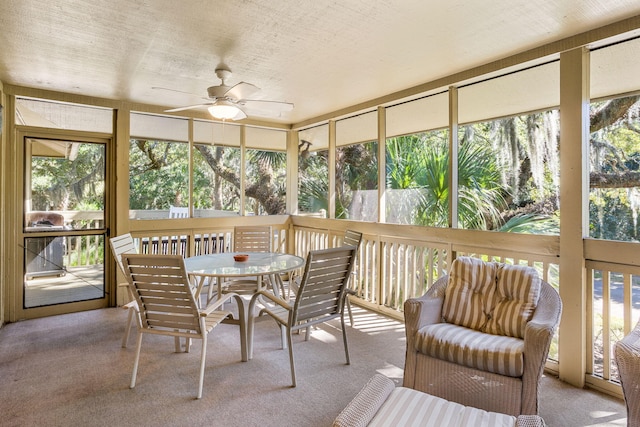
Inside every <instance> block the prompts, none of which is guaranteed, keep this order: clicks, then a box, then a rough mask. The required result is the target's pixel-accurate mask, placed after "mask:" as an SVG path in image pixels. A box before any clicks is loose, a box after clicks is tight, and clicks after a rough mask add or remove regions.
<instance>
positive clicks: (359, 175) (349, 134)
mask: <svg viewBox="0 0 640 427" xmlns="http://www.w3.org/2000/svg"><path fill="white" fill-rule="evenodd" d="M377 119H378V116H377V113H376V112H375V111H374V112H370V113H364V114H360V115H358V116H354V117H350V118H348V119H344V120H340V121H338V122H337V123H336V210H335V217H336V218H341V219H352V220H359V221H377V220H378V141H377V134H378V125H377V123H378V122H377Z"/></svg>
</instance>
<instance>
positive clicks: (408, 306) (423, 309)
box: [404, 276, 449, 340]
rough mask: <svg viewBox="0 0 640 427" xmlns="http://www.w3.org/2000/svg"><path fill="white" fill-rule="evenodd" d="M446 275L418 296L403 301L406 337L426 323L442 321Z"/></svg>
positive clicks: (413, 333)
mask: <svg viewBox="0 0 640 427" xmlns="http://www.w3.org/2000/svg"><path fill="white" fill-rule="evenodd" d="M448 280H449V277H448V276H444V277H441V278H440V279H438V280H437V281H436V282H435V283H434V284H433V285H432V286H431V287H430V288H429V290H428V291H427V293H425V294H424V295H423V296H421V297H419V298H409V299H407V300H406V301H405V302H404V321H405V328H406V334H407V339H409V337H411V340H413V336H414V335H415V333H416V332H417V331H418V330H419V329H420V328H422V327H423V326H426V325H431V324H434V323H440V322H442V304H443V303H444V290H445V288H446V287H447V282H448Z"/></svg>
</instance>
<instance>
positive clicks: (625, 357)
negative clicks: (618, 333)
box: [614, 321, 640, 427]
mask: <svg viewBox="0 0 640 427" xmlns="http://www.w3.org/2000/svg"><path fill="white" fill-rule="evenodd" d="M614 353H615V358H616V364H617V365H618V371H619V373H620V383H622V392H623V393H624V401H625V403H626V404H627V425H628V426H630V427H638V426H640V321H638V323H637V324H636V327H635V328H634V329H633V330H632V331H631V333H629V335H627V336H625V337H624V338H623V339H621V340H620V341H618V342H617V343H616V344H615V347H614Z"/></svg>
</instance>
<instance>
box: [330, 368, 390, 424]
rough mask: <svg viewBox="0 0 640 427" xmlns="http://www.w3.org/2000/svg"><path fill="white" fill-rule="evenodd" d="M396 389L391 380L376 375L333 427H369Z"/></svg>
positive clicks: (334, 422) (341, 413) (337, 418)
mask: <svg viewBox="0 0 640 427" xmlns="http://www.w3.org/2000/svg"><path fill="white" fill-rule="evenodd" d="M394 388H395V384H394V383H393V381H391V380H390V379H389V378H387V377H385V376H384V375H381V374H375V375H374V376H373V377H371V379H369V381H368V382H367V384H365V386H364V387H363V388H362V390H360V392H359V393H358V394H357V395H356V397H354V398H353V400H352V401H351V402H349V404H348V405H347V407H346V408H344V409H343V410H342V412H340V414H339V415H338V416H337V417H336V419H335V420H334V421H333V427H360V426H362V427H364V426H366V425H368V424H369V422H370V421H371V420H372V419H373V417H374V416H375V415H376V413H377V412H378V410H379V409H380V407H381V406H382V405H383V404H384V402H385V401H386V400H387V397H389V395H390V394H391V392H392V391H393V389H394Z"/></svg>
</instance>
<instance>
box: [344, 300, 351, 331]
mask: <svg viewBox="0 0 640 427" xmlns="http://www.w3.org/2000/svg"><path fill="white" fill-rule="evenodd" d="M345 301H346V304H347V312H348V313H349V324H350V325H351V327H352V328H353V313H352V312H351V300H350V299H349V295H346V296H345Z"/></svg>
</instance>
